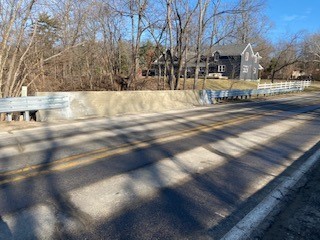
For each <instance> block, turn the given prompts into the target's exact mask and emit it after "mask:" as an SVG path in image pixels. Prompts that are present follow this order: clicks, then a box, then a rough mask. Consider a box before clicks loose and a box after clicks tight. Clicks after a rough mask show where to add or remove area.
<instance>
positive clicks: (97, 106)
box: [36, 90, 206, 121]
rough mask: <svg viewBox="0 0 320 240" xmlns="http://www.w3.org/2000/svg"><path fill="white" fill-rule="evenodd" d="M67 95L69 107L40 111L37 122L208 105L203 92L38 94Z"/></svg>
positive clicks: (47, 94)
mask: <svg viewBox="0 0 320 240" xmlns="http://www.w3.org/2000/svg"><path fill="white" fill-rule="evenodd" d="M54 95H59V96H67V97H68V98H69V107H67V108H63V109H49V110H39V111H38V112H37V121H55V120H66V119H83V118H90V117H104V116H108V117H109V116H115V115H122V114H134V113H143V112H161V111H166V110H174V109H187V108H192V107H194V106H197V105H203V104H205V102H206V101H205V100H204V97H203V94H202V91H193V90H186V91H121V92H112V91H101V92H94V91H86V92H38V93H36V96H54Z"/></svg>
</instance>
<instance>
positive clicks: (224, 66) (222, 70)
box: [218, 65, 226, 73]
mask: <svg viewBox="0 0 320 240" xmlns="http://www.w3.org/2000/svg"><path fill="white" fill-rule="evenodd" d="M225 71H226V65H218V72H219V73H222V72H225Z"/></svg>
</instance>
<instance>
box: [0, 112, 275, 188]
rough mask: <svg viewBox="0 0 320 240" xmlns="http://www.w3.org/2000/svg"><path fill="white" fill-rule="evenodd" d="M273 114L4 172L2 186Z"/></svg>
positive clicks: (0, 175) (215, 124) (222, 123)
mask: <svg viewBox="0 0 320 240" xmlns="http://www.w3.org/2000/svg"><path fill="white" fill-rule="evenodd" d="M277 112H280V111H277ZM273 114H275V112H273V113H272V114H255V115H249V116H243V117H238V118H234V119H230V120H226V121H219V122H215V123H213V124H210V125H202V126H199V127H195V128H192V129H188V130H184V131H180V132H174V133H168V134H164V135H162V136H159V137H157V138H152V139H148V140H137V141H134V142H132V143H125V144H122V145H120V146H118V147H116V148H113V149H110V148H108V147H104V148H101V149H97V150H93V151H90V152H86V153H82V154H77V155H72V156H69V157H65V158H61V159H58V160H55V161H54V162H51V163H45V164H38V165H33V166H28V167H25V168H22V169H18V170H13V171H8V172H4V173H1V174H0V177H1V178H3V177H8V178H7V179H4V180H2V181H0V185H3V184H7V183H11V182H17V181H21V180H24V179H28V178H31V177H35V176H39V175H44V174H49V173H52V172H58V171H65V170H68V169H71V168H75V167H79V166H86V165H89V164H91V163H93V162H97V161H99V160H103V159H105V158H107V157H111V156H115V155H120V154H125V153H128V152H130V151H132V150H136V149H142V148H147V147H150V146H151V145H152V144H160V143H165V142H170V141H175V140H180V139H184V138H186V137H192V136H195V135H197V134H199V133H204V132H208V131H211V130H216V129H220V128H222V127H225V126H228V125H234V124H239V123H242V122H245V121H249V120H254V119H258V118H262V117H263V116H266V115H273Z"/></svg>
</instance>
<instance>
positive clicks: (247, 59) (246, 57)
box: [244, 52, 249, 61]
mask: <svg viewBox="0 0 320 240" xmlns="http://www.w3.org/2000/svg"><path fill="white" fill-rule="evenodd" d="M244 59H245V61H249V53H248V52H246V54H245V57H244Z"/></svg>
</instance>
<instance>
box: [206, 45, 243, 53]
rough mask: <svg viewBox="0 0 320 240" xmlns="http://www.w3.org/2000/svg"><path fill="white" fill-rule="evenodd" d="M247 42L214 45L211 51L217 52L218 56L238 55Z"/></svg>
mask: <svg viewBox="0 0 320 240" xmlns="http://www.w3.org/2000/svg"><path fill="white" fill-rule="evenodd" d="M247 46H248V44H237V45H221V46H214V47H213V48H212V50H211V51H212V53H215V52H219V54H220V56H239V55H241V53H242V52H243V51H244V50H245V49H246V47H247Z"/></svg>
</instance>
